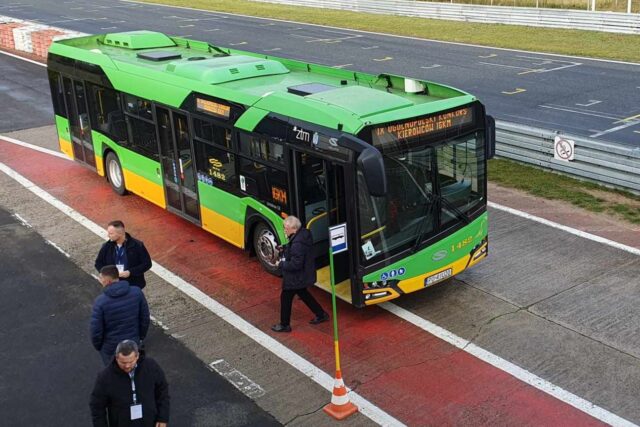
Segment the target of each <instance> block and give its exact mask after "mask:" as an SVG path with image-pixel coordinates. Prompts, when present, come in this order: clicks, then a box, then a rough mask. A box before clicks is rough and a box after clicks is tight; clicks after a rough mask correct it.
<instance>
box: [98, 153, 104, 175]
mask: <svg viewBox="0 0 640 427" xmlns="http://www.w3.org/2000/svg"><path fill="white" fill-rule="evenodd" d="M96 170H97V171H98V175H100V176H104V165H103V164H102V157H100V156H98V155H97V154H96Z"/></svg>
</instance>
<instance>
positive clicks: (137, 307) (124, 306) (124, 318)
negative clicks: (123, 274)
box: [91, 265, 150, 365]
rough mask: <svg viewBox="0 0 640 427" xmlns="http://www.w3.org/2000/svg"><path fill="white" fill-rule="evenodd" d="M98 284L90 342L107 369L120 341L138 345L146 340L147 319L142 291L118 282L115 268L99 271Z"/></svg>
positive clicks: (147, 307)
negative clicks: (132, 341)
mask: <svg viewBox="0 0 640 427" xmlns="http://www.w3.org/2000/svg"><path fill="white" fill-rule="evenodd" d="M100 283H101V284H102V286H104V290H103V291H102V293H101V294H100V295H99V296H98V297H97V298H96V301H95V303H94V304H93V311H92V313H91V342H92V344H93V346H94V347H95V349H96V350H98V351H99V352H100V356H101V357H102V361H103V362H104V364H105V365H107V364H108V363H110V362H111V360H112V359H113V355H114V350H115V349H116V346H117V345H118V343H119V342H120V341H122V340H126V339H131V340H134V341H136V342H138V343H139V342H140V341H141V340H143V339H144V338H145V337H146V336H147V331H148V330H149V322H150V316H149V305H148V304H147V299H146V298H145V297H144V294H143V293H142V290H140V289H139V288H137V287H135V286H129V283H127V281H126V280H118V269H117V268H116V266H115V265H105V266H104V267H102V269H101V270H100Z"/></svg>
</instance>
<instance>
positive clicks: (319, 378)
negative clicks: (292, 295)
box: [0, 162, 404, 426]
mask: <svg viewBox="0 0 640 427" xmlns="http://www.w3.org/2000/svg"><path fill="white" fill-rule="evenodd" d="M0 171H2V172H4V173H5V174H7V175H8V176H10V177H11V178H13V179H14V180H15V181H17V182H18V183H19V184H20V185H22V186H23V187H25V188H26V189H27V190H29V191H31V192H32V193H33V194H35V195H36V196H38V197H40V198H41V199H42V200H44V201H45V202H47V203H49V204H50V205H51V206H53V207H55V208H57V209H58V210H60V211H61V212H62V213H64V214H66V215H67V216H69V217H70V218H72V219H74V220H75V221H77V222H78V223H80V224H81V225H83V226H84V227H86V228H87V229H89V230H90V231H92V232H93V233H95V234H96V235H98V236H99V237H100V238H101V239H104V237H105V233H106V231H105V229H103V228H102V227H100V226H99V225H98V224H96V223H95V222H93V221H91V220H90V219H88V218H86V217H85V216H83V215H82V214H81V213H80V212H78V211H76V210H75V209H73V208H71V207H70V206H68V205H66V204H64V203H63V202H62V201H60V200H58V199H56V198H55V197H53V196H52V195H51V194H49V193H47V192H46V191H45V190H43V189H42V188H40V187H38V186H37V185H35V184H34V183H33V182H31V181H29V180H28V179H27V178H25V177H24V176H22V175H20V174H19V173H18V172H16V171H14V170H13V169H11V168H10V167H8V166H7V165H5V164H4V163H1V162H0ZM151 271H153V272H154V273H155V274H157V275H158V276H160V277H161V278H162V279H164V280H165V281H166V282H168V283H169V284H171V285H173V286H174V287H175V288H176V289H178V290H180V291H182V292H183V293H184V294H185V295H187V296H189V297H191V298H192V299H194V300H195V301H196V302H198V303H200V304H201V305H202V306H204V307H206V308H207V309H209V310H210V311H211V312H213V313H214V314H215V315H217V316H218V317H220V318H222V319H223V320H225V321H226V322H227V323H229V324H230V325H231V326H233V327H235V328H236V329H238V330H239V331H240V332H242V333H244V334H245V335H247V336H248V337H250V338H251V339H253V340H254V341H255V342H257V343H258V344H260V345H262V346H263V347H264V348H266V349H267V350H269V351H271V352H272V353H273V354H275V355H276V356H278V357H279V358H280V359H282V360H284V361H285V362H287V363H289V364H290V365H291V366H293V367H294V368H295V369H297V370H298V371H300V372H301V373H302V374H304V375H306V376H307V377H308V378H310V379H311V380H313V381H314V382H316V383H317V384H319V385H320V386H321V387H322V388H324V389H325V390H327V391H329V392H332V391H333V382H334V378H333V377H331V376H330V375H328V374H327V373H325V372H324V371H322V370H321V369H320V368H318V367H317V366H315V365H314V364H312V363H310V362H309V361H307V360H305V359H303V358H302V357H300V356H299V355H298V354H296V353H295V352H293V351H291V350H290V349H289V348H287V347H285V346H284V345H283V344H281V343H280V342H278V341H276V340H275V339H274V338H272V337H270V336H269V335H267V334H266V333H264V332H262V331H261V330H259V329H258V328H256V327H255V326H253V325H252V324H250V323H249V322H247V321H246V320H244V319H243V318H242V317H240V316H238V315H237V314H236V313H234V312H233V311H231V310H229V309H228V308H227V307H225V306H224V305H222V304H220V303H219V302H218V301H216V300H215V299H213V298H211V297H210V296H208V295H207V294H205V293H204V292H202V291H201V290H199V289H197V288H196V287H194V286H193V285H191V284H189V283H187V282H186V281H185V280H184V279H182V278H181V277H179V276H177V275H175V274H174V273H172V272H171V271H169V270H167V269H166V268H164V267H163V266H162V265H160V264H158V263H157V262H156V261H153V267H151ZM348 392H349V398H350V399H351V401H352V402H353V403H354V404H355V405H357V406H358V408H359V410H360V412H361V413H362V414H363V415H365V416H367V417H369V418H370V419H371V420H372V421H374V422H375V423H377V424H380V425H383V426H387V425H393V426H404V424H403V423H401V422H400V421H399V420H397V419H396V418H394V417H392V416H391V415H389V414H387V413H386V412H385V411H383V410H382V409H380V408H378V407H377V406H375V405H374V404H373V403H371V402H369V401H368V400H367V399H365V398H364V397H362V396H360V395H359V394H358V393H356V392H354V391H351V390H350V389H348Z"/></svg>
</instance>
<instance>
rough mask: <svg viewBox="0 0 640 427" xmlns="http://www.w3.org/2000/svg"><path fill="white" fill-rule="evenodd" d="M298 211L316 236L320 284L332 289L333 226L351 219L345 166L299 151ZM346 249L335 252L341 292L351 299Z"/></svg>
mask: <svg viewBox="0 0 640 427" xmlns="http://www.w3.org/2000/svg"><path fill="white" fill-rule="evenodd" d="M295 169H296V187H297V192H298V198H297V200H298V203H297V214H298V216H299V218H300V220H301V221H302V224H303V226H305V227H306V228H307V229H309V231H311V234H312V236H313V242H314V247H313V251H314V257H315V260H316V269H317V270H318V283H319V285H320V286H321V287H322V288H323V289H326V290H330V289H331V283H330V276H329V247H330V243H331V242H330V236H329V227H330V226H333V225H336V224H341V223H345V222H347V214H346V205H345V191H344V188H345V187H344V168H343V167H342V166H341V165H339V164H335V163H333V162H331V161H329V160H324V159H322V158H320V157H316V156H313V155H310V154H307V153H300V152H296V153H295ZM349 252H350V251H345V252H341V253H339V254H336V255H334V257H333V266H334V275H335V283H336V285H337V290H336V292H337V295H338V296H339V297H340V298H342V299H345V300H348V301H349V302H350V301H351V285H350V281H349V278H350V273H351V272H350V265H351V264H350V259H349V256H350V255H349Z"/></svg>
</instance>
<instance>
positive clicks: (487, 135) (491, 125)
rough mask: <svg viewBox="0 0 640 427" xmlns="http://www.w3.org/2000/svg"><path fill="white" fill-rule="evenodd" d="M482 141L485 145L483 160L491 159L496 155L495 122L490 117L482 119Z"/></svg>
mask: <svg viewBox="0 0 640 427" xmlns="http://www.w3.org/2000/svg"><path fill="white" fill-rule="evenodd" d="M484 140H485V144H486V150H485V158H486V159H487V160H489V159H493V156H495V155H496V121H495V120H494V118H493V117H491V116H485V119H484Z"/></svg>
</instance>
